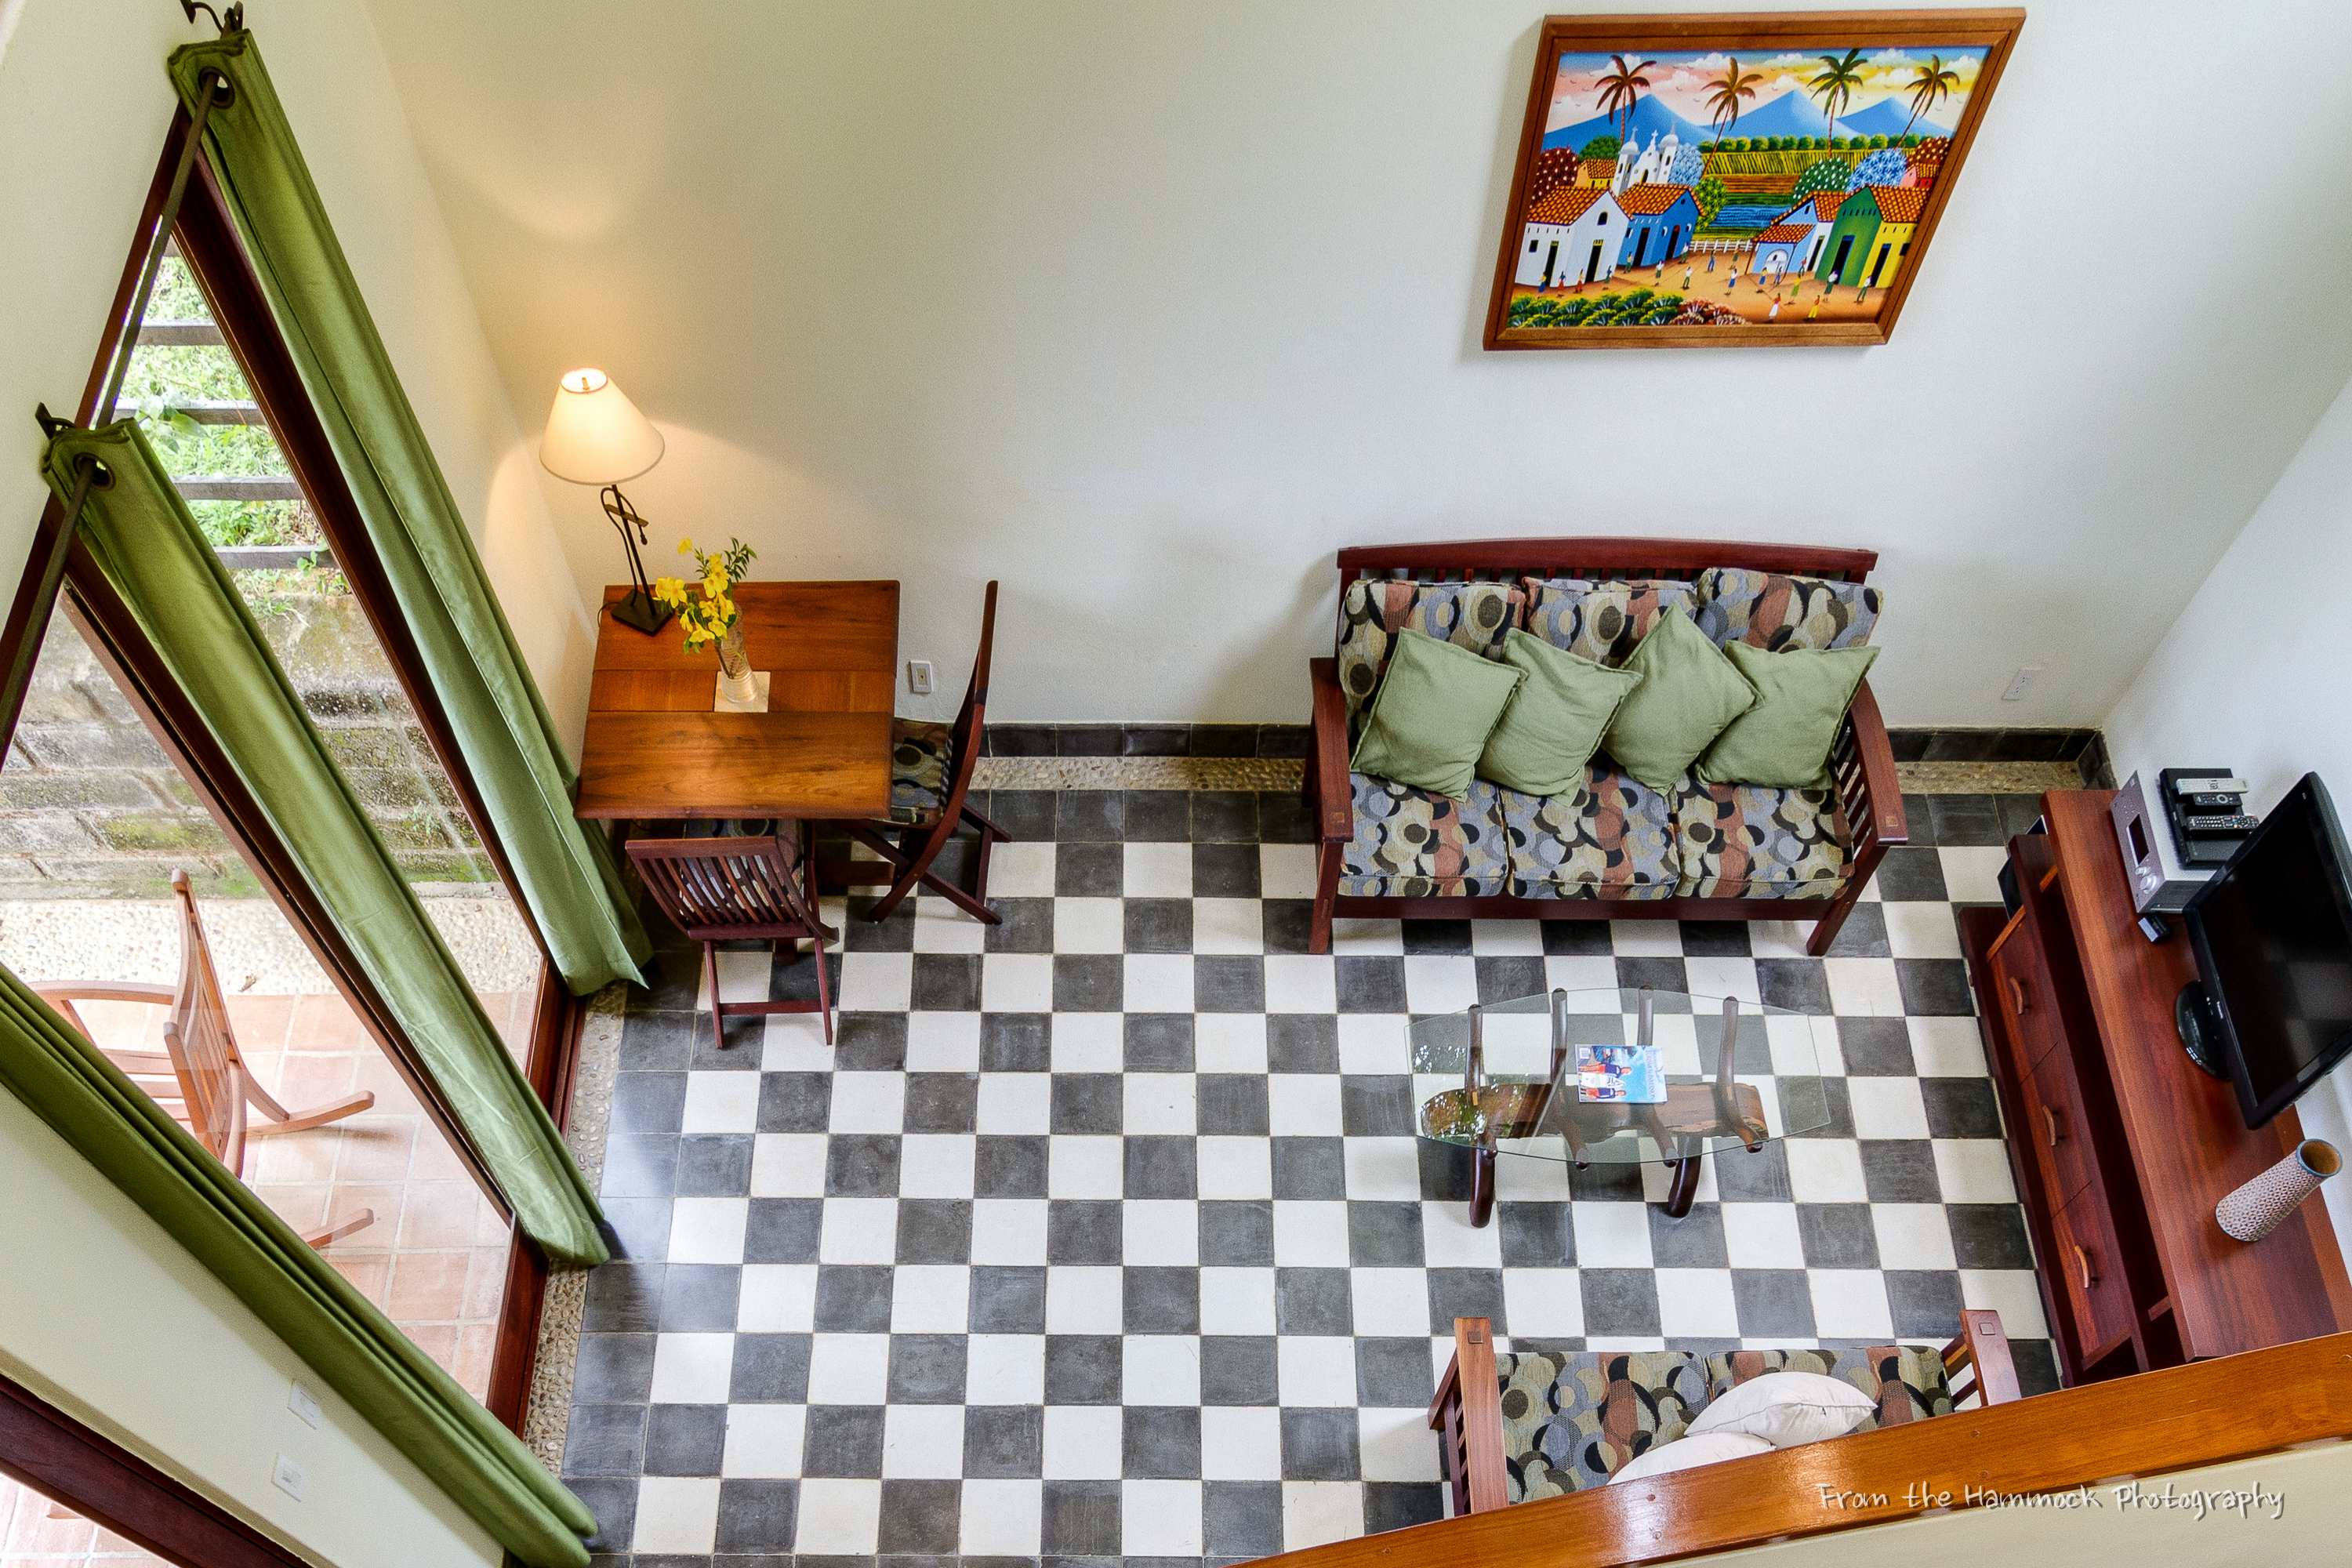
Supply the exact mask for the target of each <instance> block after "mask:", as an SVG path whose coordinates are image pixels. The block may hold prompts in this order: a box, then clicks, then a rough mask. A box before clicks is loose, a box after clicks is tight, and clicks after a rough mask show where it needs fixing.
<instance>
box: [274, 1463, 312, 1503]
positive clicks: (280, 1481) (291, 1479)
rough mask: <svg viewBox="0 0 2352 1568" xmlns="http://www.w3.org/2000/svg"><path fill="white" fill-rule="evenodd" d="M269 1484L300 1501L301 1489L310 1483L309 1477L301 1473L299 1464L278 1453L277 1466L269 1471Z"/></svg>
mask: <svg viewBox="0 0 2352 1568" xmlns="http://www.w3.org/2000/svg"><path fill="white" fill-rule="evenodd" d="M269 1484H270V1485H271V1486H274V1487H276V1488H277V1489H278V1490H279V1491H281V1492H284V1493H285V1494H286V1495H287V1496H288V1497H290V1498H292V1499H293V1500H295V1501H296V1502H300V1501H301V1500H302V1489H303V1488H304V1487H307V1486H309V1485H310V1477H309V1476H308V1475H306V1474H305V1473H303V1469H302V1467H301V1466H299V1465H298V1464H296V1463H295V1462H294V1461H293V1460H291V1459H289V1458H287V1457H286V1456H285V1455H283V1454H280V1455H278V1468H276V1469H274V1470H272V1471H270V1472H269Z"/></svg>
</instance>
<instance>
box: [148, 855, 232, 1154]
mask: <svg viewBox="0 0 2352 1568" xmlns="http://www.w3.org/2000/svg"><path fill="white" fill-rule="evenodd" d="M172 890H173V892H174V893H176V894H178V895H179V900H180V919H181V927H180V983H179V986H178V989H177V991H176V992H175V994H174V995H173V1000H172V1011H171V1014H170V1016H168V1017H166V1018H165V1019H164V1021H163V1043H164V1047H165V1048H166V1049H167V1050H169V1051H170V1052H171V1056H172V1067H173V1071H174V1072H175V1073H176V1074H177V1076H178V1078H179V1080H180V1098H181V1100H182V1101H183V1103H184V1105H185V1107H186V1110H187V1117H188V1130H189V1131H192V1132H194V1134H195V1135H196V1139H197V1142H201V1143H202V1144H204V1146H205V1148H207V1149H209V1150H211V1151H212V1152H213V1153H214V1155H215V1157H216V1158H218V1159H219V1161H220V1163H222V1164H224V1165H226V1166H227V1167H228V1168H229V1169H230V1170H231V1171H232V1172H234V1173H236V1174H237V1175H239V1176H242V1175H244V1174H245V1169H244V1165H245V1101H246V1083H245V1077H246V1074H245V1063H244V1061H243V1059H242V1058H239V1057H238V1055H237V1049H236V1037H235V1036H234V1035H232V1034H231V1033H230V1032H229V1025H228V1002H227V999H226V997H225V996H224V995H223V994H221V988H220V976H219V975H218V974H217V973H215V972H214V969H213V955H212V948H211V945H210V944H209V943H207V942H205V925H204V921H202V920H200V919H199V918H198V917H197V915H196V899H195V894H194V891H193V890H192V889H190V887H189V886H188V874H187V873H186V872H185V871H174V872H173V873H172Z"/></svg>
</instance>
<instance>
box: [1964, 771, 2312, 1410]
mask: <svg viewBox="0 0 2352 1568" xmlns="http://www.w3.org/2000/svg"><path fill="white" fill-rule="evenodd" d="M2112 798H2113V792H2112V791H2105V790H2097V791H2093V790H2067V791H2061V792H2053V793H2052V794H2049V795H2044V796H2043V797H2042V811H2043V814H2044V818H2045V820H2046V821H2047V823H2048V825H2049V835H2048V837H2047V838H2046V839H2045V838H2038V837H2027V838H2019V839H2015V840H2012V841H2011V850H2010V857H2011V865H2012V866H2013V867H2015V868H2016V869H2017V872H2018V879H2019V882H2020V884H2021V893H2022V894H2023V896H2024V898H2025V908H2024V910H2022V911H2021V913H2020V914H2019V915H2018V917H2017V918H2016V919H2015V920H2012V921H2008V922H2007V924H2006V926H2003V925H2002V924H2001V922H2000V911H1999V910H1974V909H1970V910H1963V911H1962V921H1961V929H1962V946H1963V948H1964V950H1965V951H1966V952H1967V954H1968V958H1969V969H1970V973H1971V978H1972V979H1973V980H1974V981H1975V982H1976V985H1977V997H1978V1010H1979V1014H1980V1015H1981V1016H1982V1021H1983V1022H1984V1024H1985V1026H1986V1029H1987V1032H1988V1034H1989V1036H1990V1041H1989V1044H1990V1045H1991V1046H1992V1047H1993V1049H1992V1052H1991V1056H1992V1067H1993V1071H1994V1076H1995V1079H1996V1080H1997V1081H1998V1083H1999V1087H2000V1090H2001V1098H2002V1101H2003V1111H2004V1115H2005V1116H2006V1117H2008V1118H2009V1120H2010V1127H2009V1135H2010V1140H2011V1152H2012V1159H2013V1161H2014V1163H2015V1164H2016V1167H2017V1170H2018V1174H2019V1178H2020V1186H2021V1190H2022V1195H2023V1197H2024V1199H2025V1203H2026V1208H2027V1213H2028V1217H2029V1221H2030V1223H2031V1224H2032V1228H2033V1230H2034V1232H2035V1237H2034V1239H2035V1243H2036V1246H2037V1249H2039V1250H2042V1253H2043V1256H2042V1259H2041V1263H2042V1269H2041V1271H2042V1278H2043V1281H2044V1286H2045V1291H2046V1293H2047V1295H2048V1297H2049V1299H2050V1302H2051V1305H2052V1308H2053V1329H2054V1330H2055V1331H2057V1333H2058V1336H2059V1341H2060V1345H2061V1349H2062V1351H2071V1352H2072V1354H2071V1355H2068V1356H2065V1357H2064V1358H2063V1359H2067V1360H2070V1361H2073V1362H2074V1363H2075V1364H2074V1366H2073V1367H2071V1368H2070V1371H2071V1372H2072V1373H2073V1374H2074V1377H2075V1378H2076V1379H2077V1380H2078V1381H2086V1382H2088V1381H2096V1380H2098V1379H2099V1378H2101V1377H2105V1376H2113V1375H2116V1374H2118V1373H2129V1372H2135V1371H2142V1370H2147V1368H2149V1367H2152V1366H2164V1365H2169V1364H2172V1363H2176V1362H2179V1361H2181V1360H2189V1361H2195V1360H2200V1359H2202V1358H2205V1357H2208V1356H2220V1355H2232V1354H2236V1353H2238V1352H2242V1351H2251V1350H2257V1349H2261V1348H2263V1347H2264V1346H2267V1345H2277V1344H2284V1343H2286V1342H2288V1341H2291V1340H2302V1339H2311V1338H2315V1337H2317V1336H2319V1335H2322V1334H2329V1333H2336V1332H2339V1331H2344V1330H2346V1329H2352V1281H2347V1277H2346V1274H2345V1268H2344V1258H2343V1256H2342V1253H2341V1251H2340V1250H2339V1248H2338V1247H2337V1246H2336V1232H2335V1228H2334V1226H2332V1225H2330V1224H2329V1222H2328V1216H2327V1210H2326V1205H2325V1201H2324V1200H2323V1199H2321V1198H2319V1197H2317V1196H2314V1197H2313V1198H2311V1199H2310V1200H2309V1201H2307V1202H2305V1204H2304V1205H2303V1206H2302V1207H2300V1208H2299V1209H2297V1210H2296V1211H2295V1212H2294V1214H2293V1215H2289V1216H2288V1218H2287V1220H2286V1222H2285V1223H2284V1225H2282V1226H2279V1228H2278V1229H2277V1230H2275V1231H2273V1232H2272V1233H2271V1234H2270V1235H2269V1236H2268V1237H2264V1238H2263V1240H2261V1241H2258V1242H2253V1243H2251V1244H2249V1243H2246V1242H2241V1241H2233V1240H2231V1238H2230V1237H2228V1236H2226V1235H2224V1234H2223V1233H2222V1230H2221V1226H2219V1225H2218V1224H2216V1223H2215V1222H2214V1219H2213V1206H2214V1205H2216V1204H2218V1203H2219V1202H2220V1201H2221V1199H2222V1198H2223V1197H2224V1196H2226V1195H2227V1194H2229V1193H2230V1192H2231V1191H2232V1190H2233V1189H2235V1188H2236V1187H2237V1186H2239V1185H2240V1184H2242V1183H2243V1182H2245V1181H2246V1180H2248V1179H2249V1178H2251V1177H2252V1176H2254V1175H2256V1174H2257V1173H2261V1172H2262V1171H2263V1170H2265V1169H2267V1168H2269V1167H2270V1166H2271V1165H2273V1164H2275V1163H2277V1162H2278V1161H2279V1159H2280V1158H2281V1157H2282V1156H2283V1155H2284V1154H2285V1153H2287V1152H2289V1151H2291V1150H2292V1149H2293V1148H2294V1146H2295V1144H2296V1143H2298V1142H2301V1140H2302V1137H2303V1131H2302V1126H2301V1123H2300V1122H2299V1121H2297V1120H2296V1118H2295V1114H2294V1110H2292V1109H2289V1110H2285V1111H2283V1112H2281V1113H2280V1114H2279V1116H2278V1118H2277V1119H2276V1120H2275V1121H2273V1122H2271V1123H2270V1125H2268V1126H2266V1127H2263V1128H2261V1129H2258V1130H2255V1131H2248V1130H2247V1127H2246V1123H2245V1118H2244V1117H2243V1116H2242V1114H2241V1113H2240V1111H2239V1109H2238V1101H2237V1097H2236V1095H2235V1094H2234V1093H2232V1092H2231V1088H2230V1085H2229V1084H2228V1083H2226V1082H2224V1081H2222V1080H2221V1079H2212V1078H2208V1077H2207V1076H2205V1074H2203V1073H2201V1072H2200V1071H2198V1070H2197V1068H2196V1067H2195V1066H2194V1065H2192V1064H2191V1063H2190V1062H2189V1058H2188V1054H2187V1053H2186V1052H2184V1051H2183V1050H2182V1049H2181V1047H2180V1042H2179V1036H2178V1035H2177V1034H2176V1033H2175V1032H2174V1029H2173V1025H2172V1003H2173V997H2174V996H2175V994H2178V993H2179V989H2180V987H2181V986H2182V985H2184V984H2187V983H2188V982H2189V981H2190V980H2193V979H2195V978H2196V973H2197V965H2196V960H2195V957H2194V955H2193V954H2191V953H2190V952H2189V939H2188V935H2187V933H2186V932H2185V931H2183V930H2182V929H2181V923H2180V921H2178V920H2174V921H2172V922H2171V926H2172V929H2171V931H2169V932H2168V934H2167V935H2166V937H2165V939H2164V940H2163V941H2162V942H2148V941H2147V939H2146V938H2144V937H2142V936H2141V935H2140V933H2139V931H2138V928H2137V925H2136V924H2135V923H2134V919H2133V914H2132V908H2131V900H2130V897H2129V894H2128V891H2127V889H2126V883H2125V880H2124V868H2123V857H2122V855H2121V853H2120V851H2118V850H2117V848H2116V836H2115V832H2114V829H2113V826H2111V823H2110V820H2109V817H2108V815H2107V803H2108V802H2109V800H2111V799H2112ZM2029 1149H2030V1150H2031V1152H2030V1153H2029V1152H2026V1151H2027V1150H2029ZM2081 1252H2087V1253H2088V1254H2089V1255H2090V1258H2089V1260H2088V1261H2085V1260H2084V1258H2082V1257H2080V1256H2079V1253H2081ZM2053 1254H2054V1255H2055V1256H2053ZM2078 1275H2087V1276H2090V1277H2091V1278H2090V1280H2089V1283H2088V1284H2087V1285H2086V1284H2085V1283H2084V1280H2083V1279H2080V1278H2078ZM2053 1276H2054V1278H2053ZM2070 1341H2071V1342H2072V1343H2071V1344H2070V1343H2069V1342H2070Z"/></svg>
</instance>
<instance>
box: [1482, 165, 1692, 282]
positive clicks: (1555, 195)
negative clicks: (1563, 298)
mask: <svg viewBox="0 0 2352 1568" xmlns="http://www.w3.org/2000/svg"><path fill="white" fill-rule="evenodd" d="M1652 188H1654V189H1655V188H1663V187H1652ZM1684 199H1685V200H1688V199H1689V198H1688V193H1685V194H1684ZM1626 226H1627V225H1626V216H1625V211H1624V209H1623V208H1622V207H1620V206H1619V205H1617V198H1616V197H1614V196H1612V195H1610V194H1609V193H1608V192H1607V191H1605V190H1600V189H1597V188H1595V187H1593V186H1591V185H1558V186H1555V187H1553V188H1552V189H1551V190H1550V191H1549V192H1548V193H1547V194H1546V195H1545V196H1544V198H1543V200H1541V201H1539V202H1538V203H1536V204H1535V205H1534V206H1533V207H1532V208H1530V209H1529V210H1528V221H1527V223H1526V224H1525V225H1524V226H1522V234H1523V237H1524V240H1525V243H1524V244H1523V245H1522V246H1521V247H1520V248H1519V265H1518V267H1517V270H1516V272H1515V274H1514V276H1513V279H1512V280H1513V281H1514V282H1515V283H1517V285H1518V286H1519V287H1521V288H1523V289H1560V288H1567V287H1569V286H1570V285H1575V284H1584V283H1605V282H1607V281H1608V280H1609V279H1610V278H1611V277H1612V275H1614V274H1615V272H1616V270H1617V268H1618V266H1619V265H1620V262H1619V253H1620V251H1621V249H1622V246H1621V244H1620V237H1622V235H1623V234H1624V233H1625V230H1626Z"/></svg>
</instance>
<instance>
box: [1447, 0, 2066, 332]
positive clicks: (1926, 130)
mask: <svg viewBox="0 0 2352 1568" xmlns="http://www.w3.org/2000/svg"><path fill="white" fill-rule="evenodd" d="M2024 25H2025V13H2024V12H2022V11H1815V12H1793V13H1777V14H1772V15H1745V16H1737V15H1725V16H1551V17H1548V18H1546V19H1545V22H1544V25H1543V34H1542V37H1541V38H1540V39H1539V40H1538V44H1537V47H1536V71H1535V80H1534V82H1533V83H1532V84H1531V85H1530V86H1529V88H1528V113H1527V123H1526V125H1525V127H1524V129H1523V130H1522V131H1521V132H1520V136H1519V157H1518V166H1517V170H1516V172H1515V173H1514V174H1512V176H1511V196H1510V205H1508V206H1507V208H1506V209H1505V215H1506V216H1505V219H1504V224H1503V234H1502V239H1501V244H1500V247H1499V254H1498V255H1497V256H1496V261H1495V292H1494V297H1493V299H1492V300H1491V302H1490V303H1489V304H1488V306H1487V310H1486V346H1487V347H1488V348H1490V349H1602V348H1607V349H1622V348H1723V347H1767V346H1771V345H1775V344H1790V343H1839V344H1847V345H1852V344H1857V343H1861V344H1869V343H1883V342H1886V340H1887V338H1888V336H1889V335H1890V334H1891V333H1892V332H1893V331H1895V318H1896V317H1897V316H1899V315H1901V314H1902V311H1903V301H1904V300H1905V298H1906V296H1907V295H1908V294H1909V292H1910V289H1911V283H1912V279H1915V278H1916V277H1917V276H1918V274H1919V269H1920V268H1921V266H1922V265H1923V264H1924V263H1925V261H1926V259H1927V244H1928V241H1929V240H1930V239H1932V238H1933V237H1935V232H1936V225H1937V220H1938V219H1940V218H1941V217H1942V216H1943V211H1944V205H1945V202H1946V200H1947V198H1948V197H1949V195H1951V190H1952V186H1953V184H1954V183H1955V182H1956V181H1957V180H1958V178H1959V174H1960V165H1961V164H1962V163H1964V162H1965V161H1966V160H1967V158H1968V153H1969V143H1970V142H1972V141H1974V140H1975V137H1976V132H1977V127H1978V126H1979V124H1981V123H1982V122H1983V120H1984V114H1985V108H1986V106H1987V105H1988V104H1989V103H1990V101H1991V100H1992V92H1993V88H1994V86H1995V84H1997V83H1998V82H1999V81H2000V71H2001V67H2002V66H2003V65H2004V64H2006V63H2007V62H2008V59H2009V53H2010V50H2011V47H2013V46H2014V45H2015V43H2016V41H2017V35H2018V30H2019V29H2020V28H2021V27H2022V26H2024Z"/></svg>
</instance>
